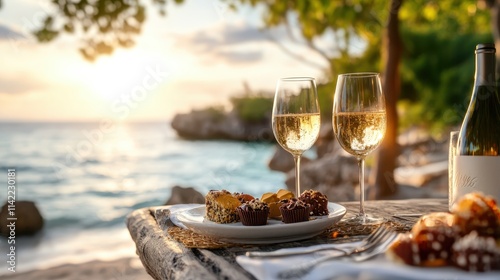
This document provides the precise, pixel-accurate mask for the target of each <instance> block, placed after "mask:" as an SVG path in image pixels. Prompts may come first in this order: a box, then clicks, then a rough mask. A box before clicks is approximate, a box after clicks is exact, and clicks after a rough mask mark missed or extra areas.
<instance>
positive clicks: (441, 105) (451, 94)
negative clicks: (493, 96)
mask: <svg viewBox="0 0 500 280" xmlns="http://www.w3.org/2000/svg"><path fill="white" fill-rule="evenodd" d="M402 33H403V34H402V35H403V40H404V45H405V53H404V57H403V60H402V61H403V63H402V65H401V78H402V85H401V87H402V91H401V97H400V100H402V103H401V104H400V106H399V109H400V113H401V114H400V116H401V126H402V127H406V126H408V125H412V124H420V125H425V126H427V127H428V128H429V129H431V130H440V129H442V128H443V127H446V126H450V125H456V124H458V123H460V122H461V120H462V118H463V116H464V113H465V111H466V108H467V104H468V101H469V98H470V92H471V90H472V85H473V83H474V80H473V78H474V49H475V45H476V44H478V43H482V42H492V40H493V39H492V37H491V34H489V33H486V34H484V33H483V34H477V33H458V34H453V35H451V34H449V33H444V32H442V31H433V30H430V31H426V32H414V31H409V30H404V31H403V32H402Z"/></svg>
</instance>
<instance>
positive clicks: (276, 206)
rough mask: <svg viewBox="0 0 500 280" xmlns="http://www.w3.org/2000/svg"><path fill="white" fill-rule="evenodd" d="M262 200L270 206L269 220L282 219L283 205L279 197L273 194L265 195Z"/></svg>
mask: <svg viewBox="0 0 500 280" xmlns="http://www.w3.org/2000/svg"><path fill="white" fill-rule="evenodd" d="M260 200H261V201H262V202H265V203H267V205H268V206H269V218H278V217H281V212H280V206H281V203H280V202H279V201H280V200H279V199H278V195H276V194H275V193H271V192H268V193H264V194H262V196H261V197H260Z"/></svg>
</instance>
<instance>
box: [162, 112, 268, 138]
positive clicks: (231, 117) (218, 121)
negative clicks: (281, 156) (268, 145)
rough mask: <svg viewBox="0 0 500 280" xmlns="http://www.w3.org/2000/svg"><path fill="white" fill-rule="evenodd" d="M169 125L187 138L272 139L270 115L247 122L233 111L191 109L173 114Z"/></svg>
mask: <svg viewBox="0 0 500 280" xmlns="http://www.w3.org/2000/svg"><path fill="white" fill-rule="evenodd" d="M171 126H172V128H173V129H174V130H175V131H176V132H177V134H178V135H179V136H180V137H183V138H187V139H199V140H209V139H217V140H238V141H274V136H273V132H272V128H271V119H270V117H266V118H265V119H264V120H262V121H259V122H247V121H244V120H242V119H241V118H240V117H239V116H238V114H237V113H236V112H235V111H231V112H229V113H220V112H214V111H210V110H193V111H191V112H190V113H183V114H177V115H175V116H174V118H173V120H172V123H171Z"/></svg>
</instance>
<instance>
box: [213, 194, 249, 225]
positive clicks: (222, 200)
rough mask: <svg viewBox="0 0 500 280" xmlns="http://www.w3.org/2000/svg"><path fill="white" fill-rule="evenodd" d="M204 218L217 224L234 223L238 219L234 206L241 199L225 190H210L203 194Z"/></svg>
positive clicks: (239, 203) (237, 204)
mask: <svg viewBox="0 0 500 280" xmlns="http://www.w3.org/2000/svg"><path fill="white" fill-rule="evenodd" d="M205 205H206V218H207V219H208V220H210V221H212V222H215V223H219V224H228V223H236V222H238V221H239V220H240V217H239V215H238V212H237V210H236V208H238V206H240V205H241V201H240V200H239V199H237V198H236V197H234V196H233V195H232V194H231V193H230V192H228V191H226V190H220V191H217V190H211V191H209V192H208V194H207V195H206V196H205Z"/></svg>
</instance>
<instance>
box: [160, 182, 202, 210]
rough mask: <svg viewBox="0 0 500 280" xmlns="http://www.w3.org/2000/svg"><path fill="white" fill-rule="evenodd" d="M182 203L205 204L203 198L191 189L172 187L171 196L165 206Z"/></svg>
mask: <svg viewBox="0 0 500 280" xmlns="http://www.w3.org/2000/svg"><path fill="white" fill-rule="evenodd" d="M184 203H200V204H203V203H205V197H204V196H203V195H202V194H201V193H200V192H198V191H197V190H195V189H194V188H192V187H187V188H184V187H180V186H174V187H173V188H172V194H171V195H170V198H169V199H168V200H167V202H166V203H165V205H173V204H184Z"/></svg>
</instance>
